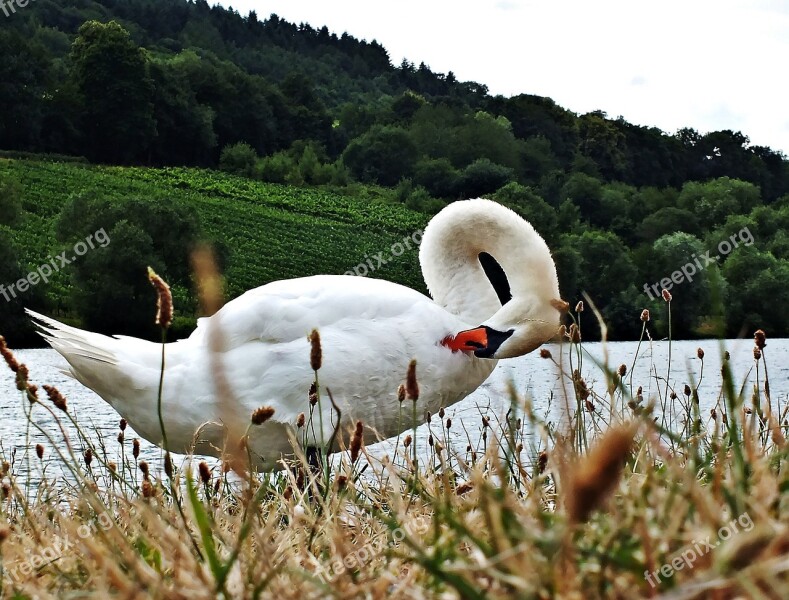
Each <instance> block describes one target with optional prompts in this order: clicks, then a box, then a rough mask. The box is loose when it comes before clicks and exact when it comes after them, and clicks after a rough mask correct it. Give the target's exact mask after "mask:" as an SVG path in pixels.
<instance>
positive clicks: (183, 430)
mask: <svg viewBox="0 0 789 600" xmlns="http://www.w3.org/2000/svg"><path fill="white" fill-rule="evenodd" d="M419 261H420V264H421V268H422V273H423V276H424V280H425V283H426V284H427V288H428V290H429V292H430V294H431V296H432V299H430V298H428V297H426V296H424V295H423V294H421V293H419V292H416V291H414V290H412V289H410V288H407V287H404V286H402V285H398V284H395V283H391V282H388V281H384V280H380V279H368V278H364V277H355V276H350V275H318V276H313V277H304V278H298V279H289V280H283V281H274V282H272V283H268V284H266V285H263V286H261V287H258V288H256V289H253V290H250V291H248V292H246V293H244V294H243V295H241V296H239V297H238V298H236V299H234V300H232V301H230V302H228V303H227V304H226V305H225V306H224V307H222V308H221V309H220V310H219V311H218V312H216V313H215V314H214V315H213V316H211V317H205V318H201V319H199V321H198V325H197V328H196V329H195V331H194V332H193V333H192V334H191V335H190V336H189V337H188V338H186V339H183V340H179V341H176V342H172V343H168V344H166V345H165V347H164V351H165V356H166V368H165V372H164V377H163V391H162V414H163V423H164V426H165V431H166V435H167V440H168V442H167V444H168V446H169V448H168V449H169V450H172V451H175V452H183V453H188V452H196V453H198V454H205V455H212V456H220V455H221V451H222V444H223V439H224V438H223V435H224V434H223V428H222V427H219V426H210V425H206V423H215V424H226V423H228V422H229V421H230V420H233V419H236V420H240V421H242V422H244V423H247V424H248V423H249V422H250V415H251V414H252V412H253V411H255V409H257V408H259V407H262V406H266V407H271V408H273V409H274V413H273V416H272V417H271V418H270V419H269V420H267V421H266V422H265V423H263V424H261V425H258V426H251V427H250V428H249V430H248V433H249V437H248V439H247V446H248V448H249V451H250V454H251V456H252V458H253V462H254V464H255V466H256V467H257V468H259V469H261V470H274V469H279V468H281V466H280V459H281V458H282V457H283V456H287V455H292V453H293V447H292V444H291V436H293V435H294V434H295V437H296V439H297V440H299V443H301V444H304V445H306V446H309V447H312V449H313V450H314V449H315V447H317V449H318V451H320V450H328V451H330V452H331V451H334V450H336V449H337V444H336V443H335V447H333V448H326V447H325V446H326V445H327V444H328V441H329V440H331V439H332V434H333V433H334V431H335V425H336V423H334V422H333V421H334V420H335V417H336V412H335V411H334V410H333V408H332V406H331V404H330V402H328V398H327V396H326V394H325V390H326V389H327V388H328V389H329V390H330V391H331V393H332V397H333V398H334V401H335V402H336V403H337V405H338V407H339V408H340V409H341V411H342V421H343V423H342V426H341V428H340V429H342V430H343V431H345V430H348V429H349V428H350V427H353V424H354V423H356V421H361V422H362V423H363V425H364V439H365V443H374V442H375V441H379V440H380V439H384V438H387V437H391V436H394V435H397V434H399V433H401V432H403V431H405V430H407V429H410V428H411V427H412V425H413V423H411V415H412V407H411V405H410V400H406V402H405V406H401V403H400V402H399V400H398V387H399V386H400V384H401V383H403V382H404V380H405V376H406V372H407V369H408V366H409V363H410V362H411V360H412V359H415V360H416V364H417V373H418V382H419V388H420V394H419V399H418V401H417V410H418V415H419V416H418V418H419V419H420V422H423V421H424V419H425V416H426V413H427V412H430V413H433V414H435V413H437V412H438V411H439V409H440V408H441V407H448V406H450V405H452V404H454V403H456V402H458V401H459V400H462V399H463V398H464V397H466V396H467V395H468V394H470V393H471V392H473V391H474V390H475V389H476V388H477V387H478V386H479V385H480V384H482V383H483V382H484V381H485V379H487V377H488V376H489V375H490V374H491V372H492V371H493V369H494V367H495V366H496V364H497V360H498V359H502V358H511V357H516V356H520V355H523V354H526V353H528V352H531V351H532V350H535V349H536V348H538V347H539V346H540V345H541V344H543V343H544V342H546V341H548V340H549V339H550V338H552V337H553V336H554V335H555V334H556V333H557V331H558V328H559V324H560V319H561V310H562V305H566V304H565V303H563V302H562V301H561V299H560V295H559V285H558V280H557V275H556V268H555V265H554V262H553V259H552V258H551V253H550V251H549V249H548V246H547V245H546V243H545V241H544V240H543V239H542V237H541V236H540V235H539V234H538V233H537V232H536V231H535V230H534V228H533V227H532V226H531V225H530V224H529V223H528V222H526V221H525V220H524V219H522V218H521V217H519V216H518V215H517V214H516V213H514V212H513V211H511V210H510V209H508V208H506V207H504V206H502V205H500V204H497V203H495V202H492V201H490V200H482V199H476V200H465V201H458V202H454V203H452V204H450V205H448V206H447V207H445V208H444V209H443V210H441V211H440V212H439V213H438V214H437V215H435V216H434V217H433V218H432V219H431V220H430V222H429V223H428V225H427V227H426V228H425V231H424V235H423V238H422V242H421V245H420V250H419ZM28 312H29V314H30V315H31V317H33V318H34V319H35V320H36V322H37V324H38V326H39V328H40V333H41V335H42V336H43V337H44V338H45V339H46V341H47V342H48V343H49V344H50V345H51V346H52V348H54V349H55V350H57V351H58V352H59V353H60V354H61V355H62V356H63V357H64V358H65V359H66V361H67V362H68V364H69V366H70V370H69V373H68V374H69V375H71V376H73V377H74V378H76V379H77V380H78V381H79V382H80V383H82V384H83V385H85V386H86V387H88V388H90V389H91V390H93V391H94V392H96V393H97V394H98V395H99V396H100V397H101V398H103V399H104V400H105V401H106V402H107V403H109V404H110V405H111V406H112V407H113V408H114V409H115V410H116V411H117V412H118V413H119V414H120V415H121V416H122V417H123V418H125V419H126V420H127V421H128V423H129V424H130V425H131V426H132V427H133V428H134V430H135V431H136V432H137V433H138V434H139V435H140V436H142V437H143V438H145V439H147V440H148V441H150V442H151V443H153V444H155V445H158V446H162V445H163V444H162V433H161V428H160V423H159V417H158V400H157V398H158V387H159V380H160V366H161V357H162V344H157V343H153V342H148V341H144V340H140V339H136V338H130V337H125V336H114V337H108V336H105V335H100V334H97V333H91V332H87V331H82V330H80V329H76V328H74V327H70V326H67V325H64V324H62V323H59V322H58V321H55V320H53V319H51V318H49V317H46V316H44V315H41V314H38V313H35V312H32V311H28ZM211 327H215V328H216V331H219V332H221V336H220V340H221V342H220V347H218V348H217V347H213V349H210V348H209V335H208V332H209V330H210V328H211ZM313 329H317V330H318V331H319V333H320V339H321V348H322V366H321V368H320V371H319V391H320V393H321V394H322V401H321V402H320V403H319V404H318V405H315V406H314V407H313V409H312V410H313V411H314V412H313V413H312V416H311V417H310V404H309V401H308V390H309V388H310V386H311V384H312V383H313V381H314V380H315V373H314V372H313V370H312V368H311V366H310V349H311V346H310V341H309V340H308V336H309V335H310V332H311V331H312V330H313ZM217 356H218V357H219V361H220V363H221V368H222V372H223V375H224V379H225V380H226V382H227V384H228V386H229V388H230V390H231V396H232V403H227V402H225V403H221V402H218V401H217V381H216V378H215V377H214V375H213V370H212V365H215V364H216V362H213V363H212V358H213V359H216V358H217ZM220 404H221V407H220ZM228 404H229V406H228ZM319 407H320V410H321V411H322V412H321V414H319V413H318V411H319ZM220 409H221V410H220ZM229 413H232V414H229ZM302 413H304V414H306V415H307V416H308V418H310V419H311V422H310V424H309V426H308V427H307V428H305V429H306V431H308V432H309V433H307V434H305V433H304V431H305V429H300V428H299V417H300V415H302ZM302 418H303V417H302ZM321 424H322V429H321ZM198 432H199V433H198ZM225 433H226V432H225ZM308 438H309V439H308ZM336 441H337V440H335V442H336ZM321 445H322V446H323V447H321Z"/></svg>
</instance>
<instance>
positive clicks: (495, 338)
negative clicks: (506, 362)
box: [474, 325, 515, 358]
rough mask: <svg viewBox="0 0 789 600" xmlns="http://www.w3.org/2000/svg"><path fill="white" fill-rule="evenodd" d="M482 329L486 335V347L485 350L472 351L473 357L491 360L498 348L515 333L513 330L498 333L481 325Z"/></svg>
mask: <svg viewBox="0 0 789 600" xmlns="http://www.w3.org/2000/svg"><path fill="white" fill-rule="evenodd" d="M483 327H484V328H485V331H486V332H487V334H488V345H487V346H486V347H485V348H480V349H479V350H474V356H476V357H477V358H493V355H494V354H496V351H497V350H498V349H499V347H500V346H501V345H502V344H503V343H504V342H506V341H507V340H508V339H509V338H510V337H511V336H512V334H513V333H515V330H514V329H510V330H509V331H498V330H496V329H492V328H490V327H488V326H487V325H483Z"/></svg>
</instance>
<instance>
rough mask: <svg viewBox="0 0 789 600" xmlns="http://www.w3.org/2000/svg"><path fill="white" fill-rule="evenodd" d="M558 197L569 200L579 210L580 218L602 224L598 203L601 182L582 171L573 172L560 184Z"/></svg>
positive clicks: (600, 199)
mask: <svg viewBox="0 0 789 600" xmlns="http://www.w3.org/2000/svg"><path fill="white" fill-rule="evenodd" d="M559 197H560V199H561V200H562V201H564V200H570V201H572V202H573V204H575V205H576V206H577V207H578V208H579V209H580V211H581V218H583V219H586V220H588V221H589V222H590V223H591V224H592V225H603V224H604V221H603V215H602V213H601V211H600V204H601V201H602V197H603V182H602V181H600V180H599V179H597V178H595V177H591V176H589V175H585V174H583V173H573V174H572V175H570V177H569V179H568V180H567V182H566V183H565V184H564V185H563V186H562V189H561V192H560V194H559Z"/></svg>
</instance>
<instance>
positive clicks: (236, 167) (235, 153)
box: [219, 142, 258, 177]
mask: <svg viewBox="0 0 789 600" xmlns="http://www.w3.org/2000/svg"><path fill="white" fill-rule="evenodd" d="M257 160H258V155H257V152H255V149H254V148H253V147H252V146H250V145H249V144H247V143H246V142H238V143H236V144H231V145H230V146H225V147H224V148H222V154H221V155H220V157H219V168H220V169H221V170H222V171H225V172H227V173H232V174H234V175H241V176H242V177H252V175H253V173H254V170H255V164H256V163H257Z"/></svg>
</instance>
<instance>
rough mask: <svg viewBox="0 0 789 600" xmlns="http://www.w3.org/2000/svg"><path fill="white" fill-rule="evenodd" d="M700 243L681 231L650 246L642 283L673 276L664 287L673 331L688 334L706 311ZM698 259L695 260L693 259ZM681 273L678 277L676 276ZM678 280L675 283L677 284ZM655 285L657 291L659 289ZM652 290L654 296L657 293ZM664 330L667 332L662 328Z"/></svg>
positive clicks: (705, 273) (707, 286)
mask: <svg viewBox="0 0 789 600" xmlns="http://www.w3.org/2000/svg"><path fill="white" fill-rule="evenodd" d="M704 253H705V247H704V244H703V243H702V242H701V240H699V239H698V238H697V237H695V236H693V235H690V234H688V233H684V232H677V233H671V234H668V235H664V236H662V237H661V238H659V239H658V240H656V241H655V243H654V244H653V245H652V253H651V259H650V265H649V270H648V271H647V273H646V276H647V279H646V281H645V282H644V283H647V282H648V283H650V284H654V283H656V282H660V281H661V280H664V279H671V278H672V276H673V277H676V279H675V280H674V281H671V283H669V284H668V285H667V286H666V289H668V290H669V291H670V292H671V295H672V296H673V298H674V299H673V304H672V306H673V307H674V308H675V309H676V310H673V311H672V319H673V322H672V327H673V328H674V329H673V334H674V335H677V336H688V335H692V334H693V333H694V330H695V329H696V328H697V327H698V325H700V319H701V317H703V316H705V315H708V314H709V313H710V282H709V276H708V271H707V270H706V268H705V269H702V268H699V265H702V266H704V267H706V265H705V261H704V260H703V259H702V257H703V256H704ZM697 258H698V259H699V260H698V262H697V261H696V259H697ZM680 275H681V277H680ZM677 281H679V283H677ZM661 287H662V286H661V285H660V284H659V285H658V290H660V289H661ZM651 291H652V296H653V297H654V298H655V299H657V298H658V296H659V292H655V291H654V290H651ZM664 333H667V331H664Z"/></svg>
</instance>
